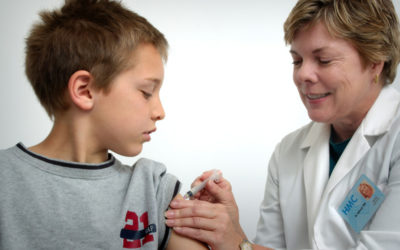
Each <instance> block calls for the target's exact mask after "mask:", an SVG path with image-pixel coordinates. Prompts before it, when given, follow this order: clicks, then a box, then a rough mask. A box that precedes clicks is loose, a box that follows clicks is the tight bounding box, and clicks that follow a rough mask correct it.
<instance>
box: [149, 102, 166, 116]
mask: <svg viewBox="0 0 400 250" xmlns="http://www.w3.org/2000/svg"><path fill="white" fill-rule="evenodd" d="M157 99H158V100H157V101H156V103H155V104H154V108H153V113H152V119H153V120H155V121H159V120H162V119H164V118H165V111H164V108H163V106H162V104H161V100H160V99H159V98H157Z"/></svg>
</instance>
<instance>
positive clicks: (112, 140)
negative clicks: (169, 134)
mask: <svg viewBox="0 0 400 250" xmlns="http://www.w3.org/2000/svg"><path fill="white" fill-rule="evenodd" d="M133 54H134V56H133V57H132V59H133V60H134V64H133V65H134V66H133V67H131V68H130V69H128V70H126V71H124V72H122V73H121V74H119V75H118V76H117V77H116V78H115V79H114V80H113V82H112V83H111V86H110V87H111V88H110V89H109V91H108V92H107V93H106V92H104V91H99V92H97V95H96V97H95V106H94V109H93V110H92V111H93V116H92V117H93V120H92V121H93V128H94V129H93V130H94V131H93V132H94V136H93V138H94V140H95V141H96V142H97V145H98V146H99V148H98V149H99V150H104V149H106V150H108V149H109V150H112V151H114V152H116V153H118V154H120V155H124V156H135V155H137V154H139V153H140V152H141V151H142V144H143V143H144V142H146V141H150V134H151V133H152V132H154V131H155V129H156V125H155V124H156V122H157V121H158V120H162V119H163V118H164V116H165V113H164V109H163V107H162V105H161V101H160V95H159V94H160V88H161V84H162V81H163V78H164V65H163V61H162V58H161V56H160V53H159V52H158V50H157V49H156V48H155V47H154V46H153V45H150V44H141V45H139V46H138V48H137V49H136V50H135V52H134V53H133Z"/></svg>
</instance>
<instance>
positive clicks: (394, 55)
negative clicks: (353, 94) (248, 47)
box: [284, 0, 400, 84]
mask: <svg viewBox="0 0 400 250" xmlns="http://www.w3.org/2000/svg"><path fill="white" fill-rule="evenodd" d="M319 21H321V22H323V23H324V24H325V25H326V27H327V29H328V31H329V32H330V34H331V35H333V36H335V37H339V38H342V39H345V40H347V41H349V42H350V43H351V44H353V46H354V47H355V48H356V49H357V51H358V53H359V54H360V56H361V58H362V59H363V62H364V64H365V65H367V64H369V63H377V62H380V61H383V62H384V67H383V71H382V78H383V80H384V84H390V83H392V82H393V80H394V78H395V77H396V70H397V65H398V64H399V61H400V31H399V21H398V17H397V15H396V11H395V8H394V6H393V3H392V1H391V0H299V1H298V2H297V4H296V5H295V7H294V8H293V9H292V11H291V12H290V14H289V17H288V18H287V19H286V22H285V24H284V32H285V42H286V44H291V43H292V42H293V39H294V38H295V36H296V32H297V31H299V30H300V29H301V28H303V27H305V26H308V25H314V24H315V23H316V22H319Z"/></svg>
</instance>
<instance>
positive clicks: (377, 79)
mask: <svg viewBox="0 0 400 250" xmlns="http://www.w3.org/2000/svg"><path fill="white" fill-rule="evenodd" d="M378 82H379V75H378V74H377V75H376V76H375V83H376V84H378Z"/></svg>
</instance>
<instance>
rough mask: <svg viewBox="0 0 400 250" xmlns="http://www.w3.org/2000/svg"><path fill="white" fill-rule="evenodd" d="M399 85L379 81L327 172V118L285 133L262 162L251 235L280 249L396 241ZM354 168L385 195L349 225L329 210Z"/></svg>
mask: <svg viewBox="0 0 400 250" xmlns="http://www.w3.org/2000/svg"><path fill="white" fill-rule="evenodd" d="M399 133H400V93H398V92H397V91H396V90H395V89H394V88H393V87H384V88H383V89H382V91H381V93H380V95H379V96H378V98H377V100H376V101H375V103H374V105H373V106H372V107H371V109H370V110H369V112H368V114H367V116H366V117H365V118H364V120H363V121H362V123H361V125H360V127H359V128H358V129H357V131H356V132H355V133H354V135H353V137H352V139H351V140H350V142H349V144H348V145H347V147H346V149H345V151H344V152H343V154H342V156H341V157H340V159H339V161H338V162H337V164H336V167H335V169H334V171H333V173H332V175H331V177H330V178H328V175H329V174H328V172H329V137H330V125H329V124H322V123H316V122H311V123H310V124H308V125H306V126H305V127H303V128H301V129H299V130H297V131H295V132H293V133H291V134H289V135H288V136H286V137H285V138H284V139H283V140H282V141H281V142H280V143H279V144H278V145H277V147H276V149H275V151H274V153H273V155H272V157H271V159H270V163H269V170H268V178H267V184H266V187H265V196H264V200H263V202H262V204H261V208H260V219H259V222H258V226H257V235H256V238H255V240H254V241H255V243H257V244H260V245H264V246H269V247H274V248H283V249H284V248H287V249H400V136H399ZM362 174H365V175H366V176H367V177H368V178H369V179H371V180H372V181H373V182H374V183H375V185H377V186H378V187H379V188H380V190H381V191H382V192H383V193H384V194H385V200H384V201H383V203H382V205H381V206H380V207H379V209H378V210H377V212H376V214H375V215H374V216H373V217H372V218H371V220H370V221H369V223H368V224H367V225H366V226H365V227H364V229H363V230H362V231H361V233H356V232H355V231H353V229H352V228H351V227H350V226H349V225H348V224H347V222H345V220H344V219H343V218H342V217H341V216H340V214H339V213H338V212H337V209H338V207H339V206H340V204H341V203H342V202H343V201H344V199H345V197H346V195H347V194H348V192H349V190H350V189H351V188H352V187H353V186H354V185H355V183H356V181H357V180H358V179H359V178H360V176H361V175H362Z"/></svg>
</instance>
